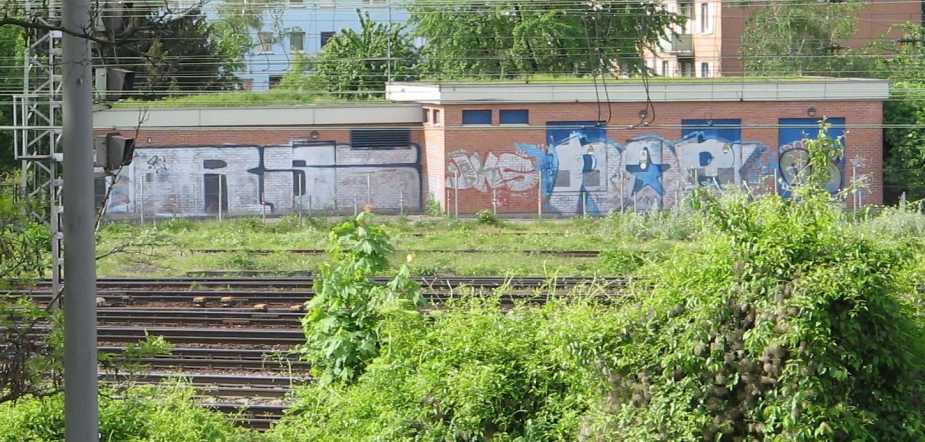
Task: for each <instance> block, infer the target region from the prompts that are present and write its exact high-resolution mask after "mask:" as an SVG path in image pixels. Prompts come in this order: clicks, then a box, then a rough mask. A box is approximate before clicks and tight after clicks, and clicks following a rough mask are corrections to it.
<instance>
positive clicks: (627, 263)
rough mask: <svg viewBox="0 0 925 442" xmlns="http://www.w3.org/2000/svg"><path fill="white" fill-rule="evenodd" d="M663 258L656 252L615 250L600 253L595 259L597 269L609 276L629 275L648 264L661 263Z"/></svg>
mask: <svg viewBox="0 0 925 442" xmlns="http://www.w3.org/2000/svg"><path fill="white" fill-rule="evenodd" d="M662 259H663V256H662V254H661V253H658V252H643V251H640V250H629V249H623V248H620V249H615V250H607V251H603V252H601V254H600V255H599V256H598V258H597V264H598V265H597V267H598V269H599V270H601V271H602V272H605V273H606V274H609V275H621V276H622V275H631V274H633V273H635V272H636V271H638V270H639V269H640V268H642V267H643V266H645V265H646V264H648V263H650V262H659V263H660V262H662Z"/></svg>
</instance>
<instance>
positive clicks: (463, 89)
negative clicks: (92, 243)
mask: <svg viewBox="0 0 925 442" xmlns="http://www.w3.org/2000/svg"><path fill="white" fill-rule="evenodd" d="M387 95H388V98H389V99H390V100H391V103H389V104H358V105H353V106H326V107H325V106H317V107H297V108H253V109H243V108H215V109H154V110H148V111H147V112H148V114H149V118H148V119H147V120H146V121H145V122H144V123H142V124H141V126H140V129H139V130H138V135H137V136H136V140H137V148H136V154H137V156H136V158H135V161H134V163H133V164H132V165H131V166H129V167H128V168H127V169H128V170H127V171H125V172H124V176H125V177H126V178H127V179H125V180H122V179H120V180H119V181H118V182H117V183H116V187H115V189H114V191H113V194H114V195H115V197H114V198H113V199H112V201H111V202H110V204H109V211H110V213H112V214H118V213H123V214H126V215H130V216H131V215H137V214H138V213H140V211H141V210H142V207H143V210H144V211H145V213H146V214H149V213H159V214H177V215H184V216H186V215H207V214H210V213H214V212H215V211H217V209H218V206H219V204H221V207H222V208H223V210H225V211H227V212H229V213H234V214H247V213H250V214H260V213H262V212H263V211H264V210H266V211H267V212H268V213H286V212H289V211H292V210H294V209H298V208H299V207H302V208H303V209H305V210H307V209H308V208H309V205H310V206H311V210H338V211H342V212H343V211H347V212H349V211H352V210H353V209H354V207H355V204H356V205H358V206H359V207H361V208H362V206H364V205H366V204H370V205H372V206H373V207H374V208H375V209H376V210H377V211H380V212H393V213H394V212H397V211H398V210H402V209H404V210H406V211H409V212H415V211H419V210H421V208H422V207H424V205H425V204H426V202H425V199H426V197H427V195H431V196H432V197H433V198H434V199H435V200H436V201H437V202H439V203H440V204H441V206H442V207H443V208H444V210H447V211H449V212H451V213H453V212H455V211H456V210H457V209H458V211H459V213H461V214H465V213H474V212H477V211H479V210H484V209H489V210H496V211H497V212H498V213H508V214H527V215H529V214H536V213H537V212H538V211H542V212H543V213H544V214H561V215H570V214H576V213H587V214H601V213H606V212H607V211H610V210H652V209H667V208H671V207H673V206H674V205H675V204H676V203H677V202H678V201H679V200H680V198H681V197H683V196H684V195H685V193H686V192H688V191H689V190H690V189H691V188H692V187H693V186H694V185H698V184H699V185H703V184H708V185H715V186H717V187H721V186H724V185H730V184H731V185H738V186H748V187H750V188H753V189H759V191H762V192H775V191H776V192H779V193H781V194H783V195H788V194H789V185H790V184H791V183H793V182H794V180H795V176H794V173H795V171H796V170H798V168H799V165H800V164H801V161H805V158H806V152H805V150H804V149H803V148H802V142H803V139H804V137H807V136H808V137H815V135H816V134H817V132H818V130H819V128H818V121H819V120H820V119H821V118H823V117H825V118H826V119H827V121H828V122H829V123H830V124H831V125H832V126H831V128H829V135H830V136H833V137H837V136H840V135H843V134H846V140H845V155H843V157H842V159H841V160H840V161H839V162H838V163H837V164H833V165H831V167H830V170H831V173H832V181H831V182H830V188H831V189H832V190H836V189H839V188H844V187H845V186H847V185H849V184H851V183H853V182H856V181H858V180H862V179H863V180H864V181H865V183H866V185H867V188H866V190H865V191H864V192H863V193H862V195H861V198H860V200H859V201H858V202H860V204H863V205H871V204H881V203H882V193H883V189H882V182H883V177H882V147H883V137H882V128H881V123H882V103H883V101H884V100H886V99H887V98H888V97H889V84H888V83H887V82H886V81H880V80H835V79H823V78H820V79H805V80H801V81H778V82H759V81H747V82H743V81H739V82H734V81H729V82H719V81H714V82H709V83H706V82H700V81H691V82H685V83H681V82H665V83H652V84H650V85H649V89H648V94H647V93H646V90H645V88H643V87H642V85H641V84H640V83H638V82H628V81H621V82H611V83H608V84H607V85H606V86H602V85H601V84H597V85H593V84H590V83H569V84H523V83H520V84H516V83H498V84H426V83H393V84H390V85H389V86H388V88H387ZM137 121H138V111H137V110H126V109H120V110H108V111H103V112H99V113H98V114H97V115H96V116H95V124H96V127H97V130H98V133H106V132H107V131H112V130H117V131H121V132H122V133H123V134H125V133H126V132H127V131H130V132H134V131H135V126H136V125H137V124H138V123H137ZM103 189H104V187H103V186H101V190H100V191H101V192H102V190H103ZM846 204H847V205H848V206H849V207H851V206H852V205H854V204H855V201H848V202H846Z"/></svg>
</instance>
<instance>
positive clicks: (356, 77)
mask: <svg viewBox="0 0 925 442" xmlns="http://www.w3.org/2000/svg"><path fill="white" fill-rule="evenodd" d="M357 15H359V18H360V28H361V29H360V31H359V32H356V31H354V30H352V29H347V28H345V29H343V30H341V31H340V32H339V33H338V34H337V35H335V36H334V37H333V38H331V39H330V40H328V42H327V44H325V45H324V47H323V48H322V49H321V52H319V53H318V54H316V55H314V56H311V57H303V58H300V59H299V61H298V62H297V63H296V66H295V67H294V68H293V69H291V70H290V71H289V73H288V74H287V75H286V77H285V78H283V81H282V82H281V84H280V87H281V88H284V89H295V90H309V91H323V92H327V93H331V94H334V95H336V96H339V97H343V98H370V97H375V96H381V95H382V93H383V91H384V90H385V83H386V82H387V81H389V79H391V80H392V81H409V80H414V79H415V78H417V75H418V49H417V48H416V47H415V45H414V41H413V39H412V37H411V36H410V35H409V34H408V33H406V32H405V28H406V25H403V24H396V23H390V24H384V23H376V22H374V21H373V20H372V19H371V18H370V17H369V14H368V13H361V12H360V11H359V10H357Z"/></svg>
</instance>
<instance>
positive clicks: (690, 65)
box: [678, 60, 694, 77]
mask: <svg viewBox="0 0 925 442" xmlns="http://www.w3.org/2000/svg"><path fill="white" fill-rule="evenodd" d="M678 66H679V69H678V73H679V74H681V76H682V77H693V76H694V62H693V61H691V60H678Z"/></svg>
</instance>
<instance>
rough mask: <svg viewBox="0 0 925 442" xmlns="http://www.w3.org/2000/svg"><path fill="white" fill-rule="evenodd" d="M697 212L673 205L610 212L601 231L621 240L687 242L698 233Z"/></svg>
mask: <svg viewBox="0 0 925 442" xmlns="http://www.w3.org/2000/svg"><path fill="white" fill-rule="evenodd" d="M701 221H702V220H701V217H700V214H699V213H697V212H696V211H692V210H690V209H682V208H676V209H672V210H664V211H651V212H613V213H610V214H608V215H607V217H606V218H605V221H604V223H603V229H604V231H603V234H604V236H606V237H611V238H614V239H618V240H623V241H632V240H638V241H649V240H653V239H665V240H675V241H688V240H692V239H695V238H696V236H697V234H698V233H699V232H700V225H701Z"/></svg>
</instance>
